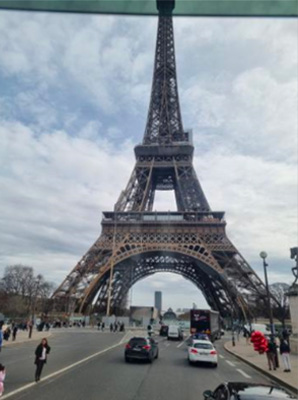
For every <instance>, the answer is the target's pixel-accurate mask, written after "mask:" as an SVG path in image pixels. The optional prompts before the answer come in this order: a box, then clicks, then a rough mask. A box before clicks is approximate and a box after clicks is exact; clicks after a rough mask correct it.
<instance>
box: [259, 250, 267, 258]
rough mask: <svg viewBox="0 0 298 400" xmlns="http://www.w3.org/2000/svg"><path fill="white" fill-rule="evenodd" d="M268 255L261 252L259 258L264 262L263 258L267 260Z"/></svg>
mask: <svg viewBox="0 0 298 400" xmlns="http://www.w3.org/2000/svg"><path fill="white" fill-rule="evenodd" d="M267 256H268V254H267V253H266V251H261V253H260V257H261V258H263V260H265V258H267Z"/></svg>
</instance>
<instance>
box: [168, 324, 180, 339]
mask: <svg viewBox="0 0 298 400" xmlns="http://www.w3.org/2000/svg"><path fill="white" fill-rule="evenodd" d="M171 339H174V340H183V332H182V329H181V328H180V326H179V325H170V326H169V329H168V340H171Z"/></svg>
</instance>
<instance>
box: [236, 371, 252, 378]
mask: <svg viewBox="0 0 298 400" xmlns="http://www.w3.org/2000/svg"><path fill="white" fill-rule="evenodd" d="M237 371H238V372H240V374H242V375H243V376H245V378H249V379H251V376H250V375H248V374H247V373H245V372H244V371H242V369H237Z"/></svg>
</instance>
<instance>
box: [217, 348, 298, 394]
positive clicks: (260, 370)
mask: <svg viewBox="0 0 298 400" xmlns="http://www.w3.org/2000/svg"><path fill="white" fill-rule="evenodd" d="M224 349H225V350H226V351H227V352H228V353H230V354H232V355H233V356H234V357H236V358H239V360H241V361H244V362H245V363H246V364H248V365H249V366H250V367H253V368H254V369H256V370H257V371H259V372H262V374H263V375H266V376H267V377H269V378H270V379H271V380H273V381H276V382H277V383H279V384H280V385H281V386H285V387H286V388H287V389H289V390H290V391H291V392H294V393H295V394H296V395H297V394H298V389H297V387H295V386H292V385H290V384H289V383H287V382H285V381H283V380H282V379H280V378H279V377H277V376H274V375H272V374H270V372H268V371H266V370H265V369H263V368H261V367H258V366H257V365H256V364H253V363H252V362H250V361H248V360H247V359H246V358H244V357H242V356H240V355H239V354H236V353H234V352H233V351H232V350H230V349H228V348H227V347H226V343H225V344H224Z"/></svg>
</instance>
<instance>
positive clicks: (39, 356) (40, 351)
mask: <svg viewBox="0 0 298 400" xmlns="http://www.w3.org/2000/svg"><path fill="white" fill-rule="evenodd" d="M50 350H51V348H50V346H49V344H48V341H47V339H46V338H43V339H42V340H41V342H40V344H39V345H38V346H37V347H36V350H35V362H34V364H35V365H36V370H35V381H36V382H38V381H39V380H40V376H41V372H42V369H43V366H44V364H45V363H46V362H47V355H48V354H49V352H50Z"/></svg>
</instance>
